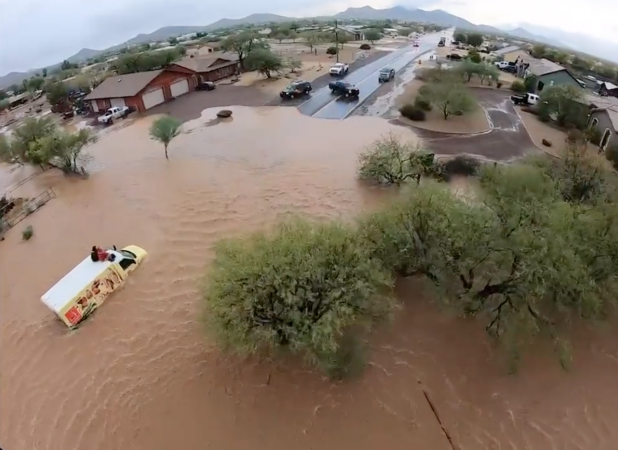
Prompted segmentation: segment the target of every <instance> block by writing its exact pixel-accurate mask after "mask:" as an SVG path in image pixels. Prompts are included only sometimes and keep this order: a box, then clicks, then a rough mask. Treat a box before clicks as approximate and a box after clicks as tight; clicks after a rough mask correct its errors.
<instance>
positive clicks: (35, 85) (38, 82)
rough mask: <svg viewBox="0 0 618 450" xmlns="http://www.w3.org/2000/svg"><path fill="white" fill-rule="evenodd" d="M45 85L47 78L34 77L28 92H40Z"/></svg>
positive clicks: (29, 81)
mask: <svg viewBox="0 0 618 450" xmlns="http://www.w3.org/2000/svg"><path fill="white" fill-rule="evenodd" d="M44 84H45V78H43V77H32V78H30V79H29V80H28V90H29V91H30V92H35V91H38V90H39V89H41V88H42V87H43V85H44Z"/></svg>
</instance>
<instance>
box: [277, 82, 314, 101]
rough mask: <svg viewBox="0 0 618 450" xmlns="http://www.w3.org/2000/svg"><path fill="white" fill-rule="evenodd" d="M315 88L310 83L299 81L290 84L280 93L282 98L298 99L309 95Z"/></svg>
mask: <svg viewBox="0 0 618 450" xmlns="http://www.w3.org/2000/svg"><path fill="white" fill-rule="evenodd" d="M312 89H313V87H312V86H311V83H309V82H308V81H302V80H298V81H295V82H293V83H292V84H290V85H289V86H288V87H286V88H285V89H284V90H282V91H281V92H280V93H279V96H280V97H281V98H296V97H301V96H303V95H307V94H309V92H311V90H312Z"/></svg>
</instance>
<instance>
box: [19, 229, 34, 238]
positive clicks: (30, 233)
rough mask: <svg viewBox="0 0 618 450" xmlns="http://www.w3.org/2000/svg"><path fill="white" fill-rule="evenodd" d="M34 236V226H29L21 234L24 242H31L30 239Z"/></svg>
mask: <svg viewBox="0 0 618 450" xmlns="http://www.w3.org/2000/svg"><path fill="white" fill-rule="evenodd" d="M33 235H34V228H32V225H28V226H27V227H26V228H25V229H24V231H22V233H21V238H22V239H23V240H24V241H29V240H30V238H31V237H32V236H33Z"/></svg>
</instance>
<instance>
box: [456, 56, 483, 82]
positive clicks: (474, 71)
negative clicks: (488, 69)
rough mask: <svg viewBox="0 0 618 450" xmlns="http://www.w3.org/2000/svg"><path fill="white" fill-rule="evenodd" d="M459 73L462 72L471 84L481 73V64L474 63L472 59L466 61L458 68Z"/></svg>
mask: <svg viewBox="0 0 618 450" xmlns="http://www.w3.org/2000/svg"><path fill="white" fill-rule="evenodd" d="M456 70H457V71H459V72H461V75H462V77H463V78H464V79H465V80H467V81H468V82H470V81H471V80H472V78H473V77H474V76H478V75H480V73H481V70H482V69H481V64H479V63H475V62H473V61H472V60H471V59H464V60H463V62H462V63H461V64H460V65H459V67H457V69H456Z"/></svg>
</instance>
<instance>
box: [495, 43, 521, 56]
mask: <svg viewBox="0 0 618 450" xmlns="http://www.w3.org/2000/svg"><path fill="white" fill-rule="evenodd" d="M517 50H521V47H520V46H518V45H509V46H508V47H503V48H501V49H499V50H496V51H494V52H493V53H495V54H496V55H506V54H507V53H511V52H515V51H517Z"/></svg>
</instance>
